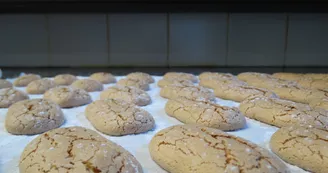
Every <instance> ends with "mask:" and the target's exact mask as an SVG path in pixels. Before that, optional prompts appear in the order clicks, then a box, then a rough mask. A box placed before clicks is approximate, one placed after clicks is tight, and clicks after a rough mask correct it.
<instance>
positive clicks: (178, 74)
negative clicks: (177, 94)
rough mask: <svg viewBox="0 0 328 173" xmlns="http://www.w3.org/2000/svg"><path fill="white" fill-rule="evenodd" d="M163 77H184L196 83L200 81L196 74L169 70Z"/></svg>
mask: <svg viewBox="0 0 328 173" xmlns="http://www.w3.org/2000/svg"><path fill="white" fill-rule="evenodd" d="M163 79H184V80H189V81H191V82H194V83H195V82H197V81H198V80H197V77H196V76H195V75H193V74H190V73H182V72H167V73H165V75H164V76H163Z"/></svg>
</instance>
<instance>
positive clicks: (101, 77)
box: [90, 72, 116, 84]
mask: <svg viewBox="0 0 328 173" xmlns="http://www.w3.org/2000/svg"><path fill="white" fill-rule="evenodd" d="M90 79H93V80H96V81H98V82H100V83H102V84H109V83H115V82H116V79H115V76H113V75H112V74H110V73H105V72H98V73H93V74H92V75H90Z"/></svg>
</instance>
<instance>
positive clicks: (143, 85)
mask: <svg viewBox="0 0 328 173" xmlns="http://www.w3.org/2000/svg"><path fill="white" fill-rule="evenodd" d="M117 85H119V86H132V87H136V88H139V89H142V90H144V91H147V90H149V84H148V82H147V81H145V80H139V79H135V78H123V79H120V80H119V81H118V82H117Z"/></svg>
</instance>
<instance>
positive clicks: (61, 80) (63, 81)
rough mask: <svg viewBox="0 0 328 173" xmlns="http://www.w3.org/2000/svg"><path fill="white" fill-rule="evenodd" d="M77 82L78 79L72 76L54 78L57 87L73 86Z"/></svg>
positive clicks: (62, 75) (63, 75)
mask: <svg viewBox="0 0 328 173" xmlns="http://www.w3.org/2000/svg"><path fill="white" fill-rule="evenodd" d="M76 80H77V77H76V76H74V75H71V74H60V75H57V76H55V78H54V81H55V83H56V84H57V85H71V84H72V83H73V82H74V81H76Z"/></svg>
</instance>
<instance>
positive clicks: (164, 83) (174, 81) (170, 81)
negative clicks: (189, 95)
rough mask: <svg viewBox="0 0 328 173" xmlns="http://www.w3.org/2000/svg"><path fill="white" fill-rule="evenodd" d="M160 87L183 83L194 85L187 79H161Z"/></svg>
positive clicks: (184, 84) (158, 83)
mask: <svg viewBox="0 0 328 173" xmlns="http://www.w3.org/2000/svg"><path fill="white" fill-rule="evenodd" d="M157 85H158V86H159V87H160V88H163V87H165V86H168V85H183V86H193V85H194V84H193V82H192V81H190V80H185V79H161V80H159V81H158V82H157Z"/></svg>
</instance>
